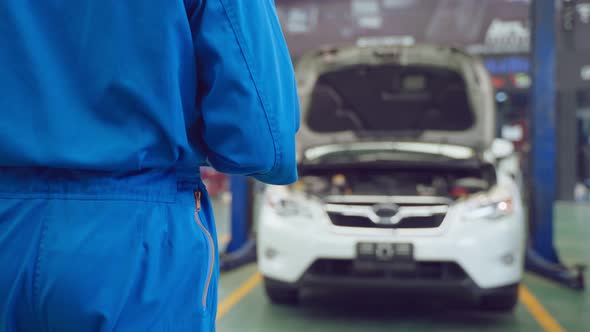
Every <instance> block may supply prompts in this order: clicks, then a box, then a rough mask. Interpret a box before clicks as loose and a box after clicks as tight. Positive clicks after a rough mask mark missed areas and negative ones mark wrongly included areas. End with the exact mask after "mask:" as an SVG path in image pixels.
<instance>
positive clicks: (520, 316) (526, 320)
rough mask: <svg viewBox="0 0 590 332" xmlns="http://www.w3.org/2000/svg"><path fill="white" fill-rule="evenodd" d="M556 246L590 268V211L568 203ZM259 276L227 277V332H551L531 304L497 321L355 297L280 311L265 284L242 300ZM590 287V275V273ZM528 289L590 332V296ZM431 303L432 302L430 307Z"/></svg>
mask: <svg viewBox="0 0 590 332" xmlns="http://www.w3.org/2000/svg"><path fill="white" fill-rule="evenodd" d="M219 210H221V211H220V215H219V216H218V217H219V219H218V223H219V224H220V227H219V228H220V233H221V232H224V231H226V230H227V229H228V228H227V226H222V225H221V224H226V221H225V220H226V219H227V214H224V212H223V210H224V209H223V206H220V209H219ZM555 227H556V246H557V248H558V250H559V252H560V255H561V257H562V260H563V261H564V262H565V263H566V264H575V263H583V264H587V265H590V205H587V206H583V205H573V204H571V205H568V204H560V205H558V206H557V208H556V223H555ZM255 273H256V266H255V265H251V266H247V267H244V268H241V269H239V270H237V271H233V272H230V273H225V274H222V276H221V280H220V289H219V300H220V303H222V302H224V301H225V302H231V300H230V301H228V298H234V299H235V298H238V299H239V300H238V301H237V302H236V303H235V305H234V306H232V307H231V308H230V309H229V311H227V312H226V313H225V314H224V315H223V316H222V317H220V318H219V319H218V323H217V329H218V331H219V332H230V331H231V332H233V331H240V332H242V331H243V332H249V331H253V332H266V331H269V332H271V331H272V332H274V331H305V332H314V331H339V332H348V331H367V332H371V331H412V330H414V331H543V328H542V327H541V326H540V325H539V323H538V322H537V320H536V319H535V318H534V317H533V316H532V315H531V314H530V313H529V311H528V310H527V308H526V307H525V305H523V304H519V306H518V308H517V310H516V311H515V312H514V314H512V315H497V314H487V313H481V312H475V311H471V310H467V309H465V308H463V309H461V308H458V307H457V306H454V307H453V306H448V305H447V304H445V303H444V302H441V303H429V302H430V301H428V300H425V299H422V300H416V302H414V303H409V302H406V301H407V299H404V300H400V302H399V303H397V304H394V305H393V307H392V306H391V305H389V304H388V305H387V306H385V305H382V304H380V303H378V302H375V301H373V300H372V299H358V298H347V297H339V298H338V297H336V298H326V297H325V296H324V297H318V298H313V297H311V298H307V299H306V300H305V301H304V304H303V305H301V306H299V307H295V308H290V307H282V306H274V305H271V304H270V303H269V301H268V300H267V299H266V297H265V295H264V290H263V288H262V286H261V284H257V285H256V287H254V288H253V289H252V290H251V291H246V292H242V293H243V294H242V295H244V296H243V297H240V296H236V293H240V291H238V292H236V290H238V289H240V288H243V287H241V286H242V285H243V283H244V282H245V281H246V280H248V279H249V278H250V277H252V275H254V274H255ZM586 279H587V284H588V285H590V277H589V276H588V275H587V276H586ZM524 283H525V285H526V286H527V287H528V289H529V290H530V291H531V292H532V293H533V295H534V296H535V297H536V298H537V299H538V300H539V302H540V303H541V304H542V306H544V308H545V309H546V310H547V311H548V312H549V313H550V315H551V316H552V317H553V318H554V319H555V320H557V321H558V323H559V324H560V325H561V326H562V327H563V329H564V330H566V331H590V291H586V292H582V293H578V292H574V291H571V290H568V289H565V288H562V287H560V286H557V285H555V284H553V283H551V282H548V281H546V280H544V279H541V278H539V277H537V276H534V275H527V276H526V277H525V280H524ZM427 302H428V303H427Z"/></svg>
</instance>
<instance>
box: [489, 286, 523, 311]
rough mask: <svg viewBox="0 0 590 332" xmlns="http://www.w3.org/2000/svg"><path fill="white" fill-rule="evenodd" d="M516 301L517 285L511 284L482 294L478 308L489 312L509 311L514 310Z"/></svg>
mask: <svg viewBox="0 0 590 332" xmlns="http://www.w3.org/2000/svg"><path fill="white" fill-rule="evenodd" d="M517 303H518V285H513V286H509V287H506V288H502V289H501V290H498V291H496V292H493V293H491V294H488V295H484V296H483V297H482V298H481V299H480V309H483V310H485V311H491V312H503V313H509V312H512V311H514V308H516V304H517Z"/></svg>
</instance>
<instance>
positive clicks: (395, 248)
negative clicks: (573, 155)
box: [258, 45, 526, 311]
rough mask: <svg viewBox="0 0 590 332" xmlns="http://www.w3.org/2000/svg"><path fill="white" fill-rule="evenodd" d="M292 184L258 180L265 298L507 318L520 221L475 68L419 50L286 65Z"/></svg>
mask: <svg viewBox="0 0 590 332" xmlns="http://www.w3.org/2000/svg"><path fill="white" fill-rule="evenodd" d="M297 77H298V87H299V93H300V100H301V106H302V113H303V114H302V115H303V116H302V124H301V130H300V134H299V136H298V149H299V157H298V158H299V161H298V162H299V169H300V181H299V182H298V183H296V184H295V185H292V186H290V187H275V186H268V187H267V188H266V192H265V194H264V198H265V199H264V202H263V204H262V208H261V211H260V220H259V228H258V260H259V268H260V270H261V272H262V274H263V275H264V277H265V286H266V291H267V294H268V296H269V297H270V299H271V300H272V301H273V302H276V303H295V302H297V300H298V297H299V293H300V291H301V289H307V288H310V289H313V288H321V289H326V288H332V289H353V288H354V289H369V288H373V289H375V288H377V289H389V290H394V291H399V292H404V293H407V292H428V294H435V293H440V294H447V293H449V294H452V295H457V294H463V295H466V296H468V297H470V298H472V299H474V300H477V303H479V304H481V306H482V307H483V308H488V309H493V310H502V311H510V310H512V308H513V307H514V305H515V303H516V300H517V294H518V283H519V282H520V280H521V278H522V274H523V256H524V248H525V234H526V230H525V222H524V217H523V206H522V202H521V196H520V192H519V188H518V186H517V185H516V183H515V180H514V179H515V178H516V177H518V170H517V169H515V167H512V166H511V165H512V163H511V162H510V161H509V159H506V157H508V156H509V154H510V146H508V145H507V144H505V142H502V141H498V140H495V138H494V137H495V135H494V130H495V109H494V100H493V97H494V93H493V88H492V86H491V83H490V78H489V75H488V73H487V72H486V70H485V69H484V67H483V66H482V65H481V63H480V62H479V61H478V60H477V59H476V58H474V57H472V56H470V55H468V54H465V53H464V52H461V51H460V50H457V49H454V48H447V47H438V46H431V45H415V46H409V47H367V48H359V47H350V48H339V49H329V50H322V51H317V52H313V53H310V54H308V55H307V56H305V57H303V58H302V59H301V60H300V61H299V63H298V65H297Z"/></svg>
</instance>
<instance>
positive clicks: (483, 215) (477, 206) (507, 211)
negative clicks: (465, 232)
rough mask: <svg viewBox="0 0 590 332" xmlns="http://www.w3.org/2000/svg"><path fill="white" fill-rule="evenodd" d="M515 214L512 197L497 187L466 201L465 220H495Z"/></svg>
mask: <svg viewBox="0 0 590 332" xmlns="http://www.w3.org/2000/svg"><path fill="white" fill-rule="evenodd" d="M512 213H514V204H513V200H512V196H511V195H510V193H509V192H508V191H507V190H504V189H500V188H498V187H495V188H494V189H492V190H491V191H489V192H487V193H485V194H477V195H474V196H472V197H471V198H469V199H468V200H467V201H466V206H465V214H464V219H468V220H473V219H488V220H495V219H499V218H502V217H506V216H509V215H511V214H512Z"/></svg>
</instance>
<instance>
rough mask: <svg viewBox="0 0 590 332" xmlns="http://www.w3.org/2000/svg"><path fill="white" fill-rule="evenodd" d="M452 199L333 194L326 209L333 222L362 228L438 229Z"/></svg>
mask: <svg viewBox="0 0 590 332" xmlns="http://www.w3.org/2000/svg"><path fill="white" fill-rule="evenodd" d="M451 203H452V202H451V201H450V200H449V199H448V198H445V197H423V196H418V197H413V196H332V197H328V198H327V199H325V200H324V210H325V211H326V213H327V214H328V216H329V217H330V220H331V221H332V224H333V225H335V226H341V227H361V228H400V229H424V228H437V227H439V226H441V224H442V223H443V221H444V219H445V217H446V215H447V212H448V209H449V206H450V204H451Z"/></svg>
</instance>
